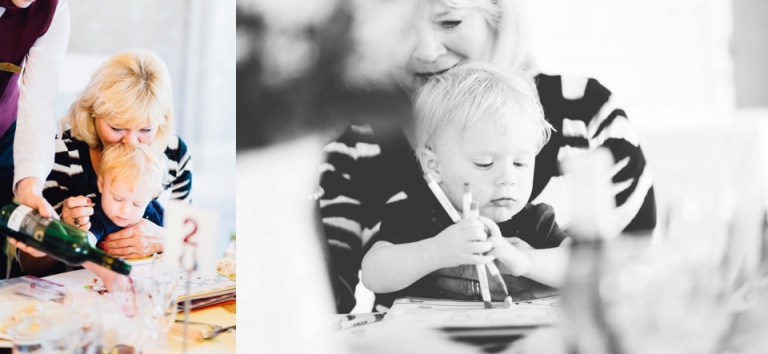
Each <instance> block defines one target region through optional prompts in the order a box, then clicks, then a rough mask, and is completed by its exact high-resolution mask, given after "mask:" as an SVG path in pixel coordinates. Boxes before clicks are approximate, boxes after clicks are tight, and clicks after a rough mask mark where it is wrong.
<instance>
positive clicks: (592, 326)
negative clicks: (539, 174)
mask: <svg viewBox="0 0 768 354" xmlns="http://www.w3.org/2000/svg"><path fill="white" fill-rule="evenodd" d="M613 165H614V161H613V155H612V154H611V152H610V151H609V150H607V149H604V148H600V149H597V150H594V151H590V152H585V153H583V154H580V155H575V156H572V157H569V158H568V159H566V160H563V161H561V163H560V167H561V169H562V170H563V173H564V174H566V175H567V176H568V177H569V178H571V182H572V183H573V186H572V188H571V190H572V191H573V192H572V194H573V195H572V196H571V200H572V203H573V204H572V206H571V208H572V209H571V210H572V215H573V221H572V224H571V227H570V229H569V230H568V233H569V235H570V236H571V239H572V243H571V250H570V260H569V266H568V272H567V275H566V279H565V283H564V285H563V309H564V311H563V316H562V317H563V323H564V327H565V335H566V343H567V345H568V346H569V348H570V350H571V351H572V352H573V353H578V354H608V353H619V352H620V348H619V343H617V342H616V338H615V336H614V335H613V332H612V329H611V328H609V324H608V323H607V321H606V318H605V315H606V310H605V305H606V304H605V303H604V302H603V299H602V297H601V294H600V290H602V289H601V276H602V275H603V273H604V272H605V268H604V267H605V257H606V256H607V255H606V244H605V243H606V242H607V241H608V240H611V239H615V237H616V235H618V233H619V232H620V230H619V229H618V228H617V227H616V223H615V222H614V220H615V219H614V218H613V213H614V210H615V209H616V203H615V201H614V198H613V195H611V194H609V191H611V188H610V185H609V183H610V180H611V169H612V166H613Z"/></svg>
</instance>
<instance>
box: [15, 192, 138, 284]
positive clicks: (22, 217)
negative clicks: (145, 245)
mask: <svg viewBox="0 0 768 354" xmlns="http://www.w3.org/2000/svg"><path fill="white" fill-rule="evenodd" d="M0 234H1V235H4V236H6V237H9V236H10V237H14V238H16V239H17V240H21V241H23V243H25V246H31V247H34V248H36V249H38V250H41V251H44V252H47V253H48V254H49V255H51V256H52V257H54V258H56V259H58V260H60V261H62V262H64V263H67V264H69V265H80V264H83V263H84V262H86V261H92V262H94V263H97V264H100V265H101V266H103V267H105V268H107V269H111V270H113V271H115V272H118V273H121V274H126V275H127V274H130V271H131V266H130V265H129V264H127V263H125V262H124V261H123V260H121V259H117V258H114V257H112V256H110V255H107V254H105V253H104V252H103V251H101V250H99V249H97V248H94V247H93V246H91V244H90V243H89V242H88V237H87V235H86V232H85V231H83V230H80V229H77V228H75V227H72V226H70V225H67V224H66V223H64V222H61V221H59V220H53V219H49V218H44V217H42V216H41V215H40V214H39V213H38V212H37V211H36V210H34V209H32V208H30V207H28V206H25V205H19V204H18V203H16V202H12V203H11V204H8V205H6V206H4V207H2V209H0ZM17 244H18V242H17ZM25 248H26V247H25Z"/></svg>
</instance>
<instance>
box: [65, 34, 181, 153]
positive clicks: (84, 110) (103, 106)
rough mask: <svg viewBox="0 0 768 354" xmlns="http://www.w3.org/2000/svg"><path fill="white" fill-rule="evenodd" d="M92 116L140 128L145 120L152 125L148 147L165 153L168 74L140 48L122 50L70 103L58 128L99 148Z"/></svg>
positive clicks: (154, 57) (170, 123)
mask: <svg viewBox="0 0 768 354" xmlns="http://www.w3.org/2000/svg"><path fill="white" fill-rule="evenodd" d="M96 117H99V118H103V119H104V120H106V121H107V123H109V124H110V125H114V126H118V127H126V128H144V127H143V126H140V125H141V124H144V121H145V120H146V119H147V118H149V122H150V124H151V125H152V126H154V127H157V135H156V136H155V139H154V140H153V141H152V142H151V143H150V145H151V146H152V147H154V148H156V149H158V150H165V148H166V147H167V145H168V136H169V134H170V132H171V129H172V128H173V120H174V117H173V93H172V91H171V75H170V74H169V72H168V67H167V66H166V65H165V62H163V60H162V59H160V57H158V56H157V54H155V53H153V52H151V51H149V50H146V49H130V50H126V51H124V52H120V53H117V54H115V55H113V56H112V57H110V58H109V59H107V61H106V62H104V63H103V64H101V66H99V68H98V69H96V72H94V73H93V76H92V77H91V81H90V82H89V83H88V86H86V87H85V90H84V91H83V92H82V93H81V94H80V96H79V97H78V98H77V99H76V100H75V102H73V103H72V106H71V107H70V108H69V111H68V112H67V114H66V115H65V116H64V118H62V121H61V127H62V130H66V129H68V128H71V129H72V136H74V137H75V138H77V139H79V140H82V141H85V142H86V143H88V146H90V147H91V148H96V147H102V148H103V146H101V141H100V140H99V136H98V135H97V134H96V125H95V120H96Z"/></svg>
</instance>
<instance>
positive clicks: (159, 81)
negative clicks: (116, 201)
mask: <svg viewBox="0 0 768 354" xmlns="http://www.w3.org/2000/svg"><path fill="white" fill-rule="evenodd" d="M172 98H173V95H172V91H171V79H170V75H169V73H168V69H167V67H166V65H165V63H164V62H163V61H162V59H160V57H158V56H157V55H156V54H154V53H152V52H151V51H148V50H144V49H132V50H127V51H124V52H121V53H118V54H115V55H114V56H112V57H110V58H109V59H108V60H107V61H106V62H105V63H103V64H102V65H101V66H100V67H99V68H98V69H97V70H96V72H95V73H94V74H93V77H92V78H91V81H90V83H89V84H88V85H87V87H86V88H85V90H84V91H83V93H82V94H81V95H80V96H79V97H78V98H77V100H75V102H74V103H72V106H71V107H70V109H69V111H68V112H67V114H66V116H64V118H63V119H62V123H61V124H62V132H61V133H59V134H58V135H57V136H56V155H55V162H54V167H53V171H51V174H50V175H49V176H48V179H47V181H46V183H45V190H44V191H43V195H44V196H45V198H46V199H47V200H48V202H50V203H51V205H53V207H54V209H56V211H57V212H58V213H59V214H60V216H61V219H62V220H63V221H65V222H67V223H69V224H71V225H74V226H76V227H79V228H81V229H83V230H88V229H89V228H90V226H91V225H90V216H91V215H93V211H94V210H93V207H92V206H90V204H91V203H92V202H99V201H100V199H101V198H99V197H100V193H99V188H98V179H99V175H98V174H97V173H96V171H99V170H100V169H99V167H100V162H101V153H102V151H103V150H104V149H105V148H107V147H109V146H111V145H114V144H146V145H149V146H150V147H152V148H153V149H157V150H158V151H163V152H164V153H165V155H166V156H167V157H168V162H169V164H168V166H169V168H168V174H169V177H168V178H167V179H168V180H170V181H172V182H171V183H170V185H169V186H168V188H167V189H166V190H165V191H164V192H163V194H164V195H161V196H160V198H158V199H159V200H161V201H162V200H164V199H166V198H169V197H170V198H173V199H178V200H183V201H187V202H189V201H190V191H191V188H192V163H191V161H190V155H189V152H188V151H187V147H186V145H185V144H184V142H183V141H182V140H181V138H179V137H178V136H175V135H172V134H171V130H172V128H173V124H174V114H173V104H172ZM163 235H164V230H163V228H162V227H161V226H160V225H157V224H154V223H152V222H151V221H149V220H147V219H143V220H141V221H140V222H139V223H137V224H135V225H133V226H130V227H127V228H125V229H123V230H121V231H118V232H115V233H113V234H110V235H107V236H106V237H105V238H104V240H103V241H102V243H100V246H101V247H102V248H104V249H105V250H106V251H107V252H108V253H109V254H111V255H114V256H118V257H124V258H138V257H144V256H148V255H151V254H153V253H155V252H160V251H162V248H163V246H162V240H163ZM23 265H24V263H23V260H22V266H23Z"/></svg>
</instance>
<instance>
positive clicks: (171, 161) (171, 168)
mask: <svg viewBox="0 0 768 354" xmlns="http://www.w3.org/2000/svg"><path fill="white" fill-rule="evenodd" d="M55 147H56V155H55V157H54V163H53V170H52V171H51V173H50V174H49V175H48V178H47V180H46V181H45V188H44V190H43V197H45V199H46V200H48V202H49V203H50V204H51V205H52V206H53V207H54V208H55V209H56V211H57V212H58V213H61V205H62V203H63V201H64V200H65V199H67V198H69V197H74V196H79V195H82V196H86V197H89V198H93V197H96V195H97V193H98V191H99V189H98V177H97V176H96V172H95V171H94V170H93V164H92V163H91V155H90V153H89V147H88V144H87V143H86V142H84V141H81V140H78V139H75V138H73V137H72V135H71V133H70V131H69V130H67V131H65V132H63V133H59V134H57V135H56V141H55ZM165 156H167V157H168V174H169V175H170V177H169V178H168V179H169V180H170V181H172V182H171V184H170V186H169V187H168V189H166V190H165V191H164V192H163V194H162V195H161V196H160V197H159V198H158V200H160V201H163V200H167V199H168V198H170V199H178V200H183V201H186V202H188V203H189V202H190V201H191V193H190V192H191V190H192V161H191V157H190V154H189V151H188V150H187V145H186V144H184V141H183V140H181V138H179V137H178V136H175V135H174V136H171V137H170V139H169V141H168V148H166V149H165Z"/></svg>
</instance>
